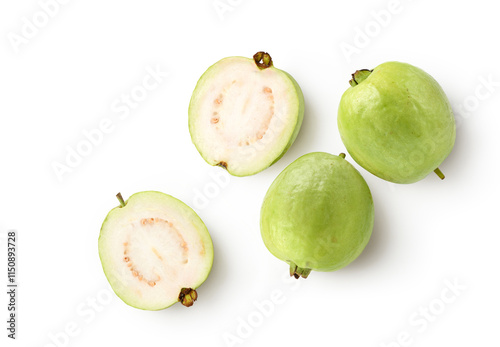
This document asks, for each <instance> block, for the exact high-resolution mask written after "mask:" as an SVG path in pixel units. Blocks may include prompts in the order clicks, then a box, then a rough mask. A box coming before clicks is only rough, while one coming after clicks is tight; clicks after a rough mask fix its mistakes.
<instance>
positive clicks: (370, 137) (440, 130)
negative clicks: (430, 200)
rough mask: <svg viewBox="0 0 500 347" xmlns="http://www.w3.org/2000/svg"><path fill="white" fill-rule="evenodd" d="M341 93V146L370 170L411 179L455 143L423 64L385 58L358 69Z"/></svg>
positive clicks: (445, 105)
mask: <svg viewBox="0 0 500 347" xmlns="http://www.w3.org/2000/svg"><path fill="white" fill-rule="evenodd" d="M352 76H353V78H352V80H351V81H350V84H351V87H350V88H349V89H348V90H346V91H345V93H344V94H343V95H342V99H341V101H340V105H339V109H338V119H337V121H338V128H339V131H340V135H341V138H342V141H343V142H344V145H345V146H346V148H347V151H348V152H349V154H351V156H352V157H353V158H354V160H355V161H356V162H357V163H358V164H359V165H361V166H362V167H363V168H365V169H366V170H368V171H369V172H371V173H372V174H374V175H376V176H378V177H380V178H382V179H384V180H387V181H390V182H394V183H413V182H417V181H419V180H421V179H423V178H424V177H426V176H427V175H428V174H429V173H431V172H432V171H435V172H436V174H438V176H439V177H440V178H442V179H443V178H444V175H443V174H442V173H441V171H440V170H439V168H438V166H439V165H440V164H441V163H442V162H443V161H444V160H445V158H446V157H447V156H448V155H449V154H450V152H451V150H452V148H453V145H454V143H455V133H456V130H455V119H454V117H453V112H452V110H451V106H450V103H449V101H448V98H447V97H446V94H445V93H444V91H443V90H442V89H441V87H440V86H439V84H438V83H437V82H436V81H435V80H434V78H432V77H431V76H430V75H429V74H427V73H426V72H424V71H423V70H421V69H419V68H417V67H415V66H412V65H410V64H406V63H400V62H387V63H384V64H381V65H379V66H377V67H376V68H375V69H373V70H358V71H356V72H355V73H354V74H353V75H352Z"/></svg>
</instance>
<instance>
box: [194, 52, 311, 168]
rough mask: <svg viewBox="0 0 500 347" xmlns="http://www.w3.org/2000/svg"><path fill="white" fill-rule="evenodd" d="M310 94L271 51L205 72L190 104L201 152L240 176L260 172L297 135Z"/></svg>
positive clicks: (224, 62) (234, 59)
mask: <svg viewBox="0 0 500 347" xmlns="http://www.w3.org/2000/svg"><path fill="white" fill-rule="evenodd" d="M303 116H304V97H303V95H302V91H301V90H300V87H299V85H298V84H297V82H296V81H295V80H294V79H293V77H292V76H290V75H289V74H288V73H286V72H284V71H282V70H279V69H277V68H275V67H274V66H273V62H272V59H271V56H270V55H269V54H267V53H264V52H258V53H257V54H255V55H254V57H253V59H249V58H244V57H230V58H225V59H222V60H220V61H219V62H217V63H215V64H214V65H212V66H211V67H210V68H209V69H208V70H207V71H206V72H205V73H204V74H203V76H201V78H200V80H199V81H198V84H197V85H196V88H195V90H194V92H193V95H192V97H191V102H190V104H189V132H190V133H191V139H192V141H193V143H194V145H195V146H196V148H197V149H198V151H199V152H200V154H201V156H202V157H203V159H205V161H206V162H207V163H209V164H210V165H219V166H221V167H224V168H226V169H227V171H228V172H229V173H230V174H232V175H235V176H248V175H253V174H256V173H257V172H260V171H262V170H264V169H265V168H267V167H269V166H271V165H272V164H274V163H275V162H276V161H277V160H278V159H279V158H281V157H282V156H283V155H284V154H285V152H286V151H287V150H288V148H289V147H290V146H291V145H292V143H293V141H294V140H295V138H296V137H297V134H298V132H299V129H300V126H301V124H302V119H303Z"/></svg>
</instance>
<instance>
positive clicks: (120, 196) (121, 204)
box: [116, 193, 126, 207]
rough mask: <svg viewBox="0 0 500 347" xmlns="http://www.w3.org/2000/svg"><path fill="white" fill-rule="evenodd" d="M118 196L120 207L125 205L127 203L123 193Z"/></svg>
mask: <svg viewBox="0 0 500 347" xmlns="http://www.w3.org/2000/svg"><path fill="white" fill-rule="evenodd" d="M116 197H117V198H118V201H119V202H120V207H125V205H126V203H125V200H123V196H122V193H118V194H116Z"/></svg>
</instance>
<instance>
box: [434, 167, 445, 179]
mask: <svg viewBox="0 0 500 347" xmlns="http://www.w3.org/2000/svg"><path fill="white" fill-rule="evenodd" d="M434 172H435V173H436V175H438V177H439V178H441V179H442V180H444V173H442V172H441V170H439V168H437V169H436V170H434Z"/></svg>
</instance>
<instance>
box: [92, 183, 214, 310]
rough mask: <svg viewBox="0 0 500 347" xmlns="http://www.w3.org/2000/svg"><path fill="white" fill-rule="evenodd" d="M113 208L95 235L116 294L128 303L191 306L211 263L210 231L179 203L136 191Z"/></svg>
mask: <svg viewBox="0 0 500 347" xmlns="http://www.w3.org/2000/svg"><path fill="white" fill-rule="evenodd" d="M117 197H118V199H119V200H120V206H118V207H116V208H114V209H112V210H111V211H110V212H109V214H108V216H107V217H106V219H105V220H104V223H103V224H102V228H101V233H100V235H99V256H100V258H101V263H102V267H103V270H104V273H105V275H106V277H107V279H108V281H109V283H110V285H111V287H112V288H113V290H114V292H115V293H116V295H118V297H120V298H121V299H122V300H123V301H124V302H125V303H126V304H128V305H130V306H133V307H136V308H139V309H143V310H161V309H164V308H167V307H169V306H171V305H173V304H175V303H176V302H179V301H180V302H182V304H184V305H185V306H191V305H192V304H193V302H194V301H195V300H196V299H197V296H198V294H197V292H196V288H198V287H199V286H200V285H201V284H202V283H203V282H204V281H205V279H206V278H207V277H208V274H209V273H210V270H211V268H212V262H213V245H212V239H211V238H210V234H209V233H208V230H207V228H206V226H205V224H204V223H203V221H202V220H201V219H200V217H198V215H197V214H196V213H195V212H194V211H193V210H192V209H191V208H190V207H189V206H187V205H186V204H184V203H183V202H182V201H180V200H177V199H176V198H174V197H172V196H170V195H167V194H164V193H160V192H155V191H147V192H140V193H136V194H134V195H132V196H131V197H130V198H129V199H128V200H127V201H124V200H123V198H122V197H121V195H120V194H118V195H117Z"/></svg>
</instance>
